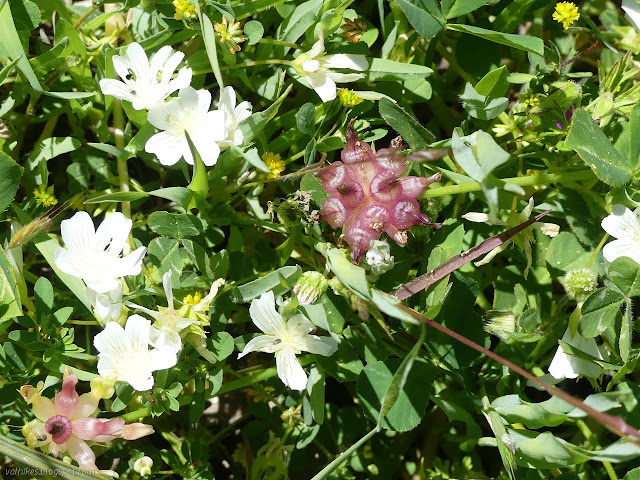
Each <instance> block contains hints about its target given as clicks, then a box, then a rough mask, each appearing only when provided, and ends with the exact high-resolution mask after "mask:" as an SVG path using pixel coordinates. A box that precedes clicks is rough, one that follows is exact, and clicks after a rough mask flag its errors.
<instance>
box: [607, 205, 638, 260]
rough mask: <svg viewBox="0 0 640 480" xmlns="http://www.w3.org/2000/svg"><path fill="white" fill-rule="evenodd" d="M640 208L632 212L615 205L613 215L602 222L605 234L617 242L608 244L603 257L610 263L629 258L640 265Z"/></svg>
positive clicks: (622, 206)
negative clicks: (621, 258)
mask: <svg viewBox="0 0 640 480" xmlns="http://www.w3.org/2000/svg"><path fill="white" fill-rule="evenodd" d="M639 215H640V208H638V209H636V211H635V212H632V211H631V210H629V209H628V208H627V207H625V206H624V205H619V204H618V205H614V206H613V209H612V211H611V215H608V216H606V217H605V218H604V219H603V220H602V228H603V229H604V231H605V232H607V233H608V234H609V235H611V236H612V237H614V238H617V240H614V241H613V242H609V243H607V244H606V245H605V246H604V248H603V249H602V255H603V256H604V258H605V259H606V260H607V261H608V262H613V261H614V260H615V259H616V258H620V257H629V258H630V259H632V260H633V261H634V262H636V263H640V218H638V216H639Z"/></svg>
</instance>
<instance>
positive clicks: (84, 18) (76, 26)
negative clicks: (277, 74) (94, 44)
mask: <svg viewBox="0 0 640 480" xmlns="http://www.w3.org/2000/svg"><path fill="white" fill-rule="evenodd" d="M97 9H98V7H97V6H95V5H91V7H90V8H88V9H87V11H86V12H84V15H82V16H81V17H80V20H78V21H77V22H76V23H74V24H73V28H74V30H78V28H80V25H82V24H83V23H84V21H85V20H86V19H87V18H89V15H91V14H92V13H93V12H95V11H96V10H97Z"/></svg>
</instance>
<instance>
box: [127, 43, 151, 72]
mask: <svg viewBox="0 0 640 480" xmlns="http://www.w3.org/2000/svg"><path fill="white" fill-rule="evenodd" d="M125 56H126V57H127V59H128V60H129V64H130V66H131V70H133V73H134V74H135V76H136V79H139V78H148V77H149V59H148V58H147V54H146V53H145V51H144V48H142V47H141V46H140V44H139V43H132V44H130V45H129V46H128V47H127V53H126V54H125Z"/></svg>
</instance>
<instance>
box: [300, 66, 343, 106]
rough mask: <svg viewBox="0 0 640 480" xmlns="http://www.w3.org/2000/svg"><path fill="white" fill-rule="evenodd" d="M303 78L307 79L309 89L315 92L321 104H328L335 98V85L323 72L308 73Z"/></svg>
mask: <svg viewBox="0 0 640 480" xmlns="http://www.w3.org/2000/svg"><path fill="white" fill-rule="evenodd" d="M304 78H306V79H307V81H308V82H309V85H311V88H313V89H314V90H315V91H316V93H317V94H318V96H319V97H320V99H321V100H322V101H323V102H329V101H331V100H334V99H335V98H336V83H335V82H334V81H333V80H331V79H330V78H328V77H327V76H326V75H325V74H324V72H322V71H320V72H315V73H310V74H309V75H307V76H306V77H304Z"/></svg>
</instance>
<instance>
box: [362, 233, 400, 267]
mask: <svg viewBox="0 0 640 480" xmlns="http://www.w3.org/2000/svg"><path fill="white" fill-rule="evenodd" d="M365 259H366V261H367V265H369V266H370V267H371V273H373V274H374V275H382V274H383V273H384V272H388V271H389V270H391V269H392V268H393V265H394V262H393V260H394V259H393V256H392V255H391V247H389V244H388V243H387V242H385V241H384V240H371V244H370V245H369V250H368V251H367V254H366V255H365Z"/></svg>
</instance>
